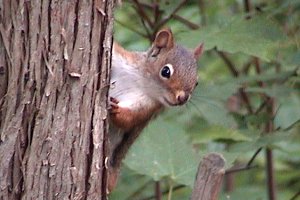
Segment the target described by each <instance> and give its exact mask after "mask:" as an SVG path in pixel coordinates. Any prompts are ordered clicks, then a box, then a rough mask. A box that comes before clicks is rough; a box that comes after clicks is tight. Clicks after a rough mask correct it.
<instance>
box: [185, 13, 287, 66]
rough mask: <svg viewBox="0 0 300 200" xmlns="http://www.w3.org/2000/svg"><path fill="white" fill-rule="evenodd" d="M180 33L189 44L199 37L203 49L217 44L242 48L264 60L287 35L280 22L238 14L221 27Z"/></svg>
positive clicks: (233, 49) (235, 50)
mask: <svg viewBox="0 0 300 200" xmlns="http://www.w3.org/2000/svg"><path fill="white" fill-rule="evenodd" d="M181 37H182V38H189V41H188V42H190V43H189V44H188V45H190V46H192V47H193V46H194V44H197V43H198V41H197V42H196V41H195V40H199V38H200V39H201V41H203V42H204V43H205V48H206V49H212V48H214V47H216V48H217V49H218V50H221V51H226V52H229V53H238V52H242V53H244V54H247V55H252V56H256V57H259V58H261V59H263V60H265V61H270V60H272V59H275V58H276V54H274V50H279V49H280V42H281V41H283V40H284V39H286V36H285V35H284V34H283V32H282V31H281V30H280V28H279V26H278V25H277V24H275V23H274V22H273V21H271V20H270V19H267V18H266V17H265V16H259V17H254V18H252V19H250V20H246V19H245V18H244V17H241V16H238V17H236V18H234V19H233V20H232V21H231V22H229V23H227V24H225V25H223V26H221V27H220V26H215V25H211V26H208V27H205V28H202V29H201V30H197V31H192V32H188V33H183V34H182V35H181ZM193 38H195V39H194V40H193ZM186 41H187V40H186Z"/></svg>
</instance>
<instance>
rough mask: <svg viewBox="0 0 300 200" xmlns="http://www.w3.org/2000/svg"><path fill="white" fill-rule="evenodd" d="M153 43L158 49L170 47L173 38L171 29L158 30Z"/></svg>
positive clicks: (172, 44)
mask: <svg viewBox="0 0 300 200" xmlns="http://www.w3.org/2000/svg"><path fill="white" fill-rule="evenodd" d="M153 44H154V46H155V47H157V48H159V49H161V48H172V47H173V46H174V38H173V34H172V31H171V29H169V28H164V29H162V30H160V31H159V32H158V33H157V34H156V36H155V40H154V42H153Z"/></svg>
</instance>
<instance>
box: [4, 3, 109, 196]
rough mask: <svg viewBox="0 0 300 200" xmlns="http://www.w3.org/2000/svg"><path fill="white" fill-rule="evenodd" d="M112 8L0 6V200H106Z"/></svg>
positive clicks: (87, 5)
mask: <svg viewBox="0 0 300 200" xmlns="http://www.w3.org/2000/svg"><path fill="white" fill-rule="evenodd" d="M113 4H114V2H113V1H106V2H104V1H101V0H95V1H91V0H88V1H72V2H69V1H63V0H58V1H54V0H44V1H38V0H35V1H17V0H11V1H8V0H4V1H1V2H0V86H1V88H0V95H1V96H0V119H1V121H0V134H1V140H0V142H1V143H0V199H19V198H21V197H22V198H23V199H53V198H55V199H64V198H71V199H101V198H102V199H104V198H105V196H106V195H105V188H106V185H105V184H106V183H105V178H104V177H103V176H104V174H105V173H104V171H105V167H104V162H103V161H104V157H103V156H104V153H105V152H104V151H105V148H104V141H105V135H106V132H107V124H106V123H107V122H106V118H107V113H106V102H107V101H106V96H107V89H108V87H107V86H108V83H109V80H108V79H109V78H108V77H109V68H110V62H109V61H110V56H111V53H110V52H111V45H112V25H113V20H112V19H113V18H112V10H113ZM101 195H102V196H101Z"/></svg>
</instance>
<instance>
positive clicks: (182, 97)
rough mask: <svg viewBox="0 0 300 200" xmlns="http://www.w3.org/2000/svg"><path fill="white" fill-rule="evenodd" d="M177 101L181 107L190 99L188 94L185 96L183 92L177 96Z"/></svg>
mask: <svg viewBox="0 0 300 200" xmlns="http://www.w3.org/2000/svg"><path fill="white" fill-rule="evenodd" d="M176 98H177V101H178V104H179V105H182V104H184V103H186V102H187V100H189V98H190V95H189V94H186V93H185V92H183V91H181V92H179V93H178V94H177V97H176Z"/></svg>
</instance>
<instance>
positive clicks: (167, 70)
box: [160, 64, 174, 79]
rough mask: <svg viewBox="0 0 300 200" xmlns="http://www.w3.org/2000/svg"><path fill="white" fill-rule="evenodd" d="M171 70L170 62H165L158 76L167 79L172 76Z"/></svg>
mask: <svg viewBox="0 0 300 200" xmlns="http://www.w3.org/2000/svg"><path fill="white" fill-rule="evenodd" d="M173 72H174V69H173V66H172V65H171V64H166V65H165V66H163V68H161V70H160V76H161V77H162V78H167V79H169V78H170V77H171V76H172V74H173Z"/></svg>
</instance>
